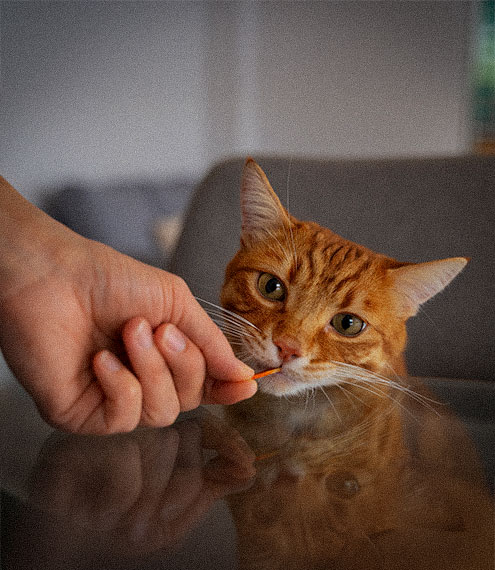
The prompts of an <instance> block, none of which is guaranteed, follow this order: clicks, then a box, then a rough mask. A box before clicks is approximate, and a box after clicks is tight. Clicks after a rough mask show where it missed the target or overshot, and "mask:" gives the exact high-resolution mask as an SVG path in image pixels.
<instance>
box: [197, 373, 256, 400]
mask: <svg viewBox="0 0 495 570" xmlns="http://www.w3.org/2000/svg"><path fill="white" fill-rule="evenodd" d="M257 389H258V385H257V384H256V381H255V380H245V381H244V382H224V381H222V380H217V379H215V378H207V380H206V382H205V389H204V393H203V402H202V403H203V404H224V405H229V404H236V403H237V402H240V401H241V400H246V399H247V398H251V397H252V396H254V394H255V393H256V390H257Z"/></svg>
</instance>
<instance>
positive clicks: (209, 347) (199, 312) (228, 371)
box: [167, 276, 254, 382]
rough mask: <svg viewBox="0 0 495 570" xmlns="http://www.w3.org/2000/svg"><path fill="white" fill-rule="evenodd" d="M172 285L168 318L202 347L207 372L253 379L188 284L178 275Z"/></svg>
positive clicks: (226, 377)
mask: <svg viewBox="0 0 495 570" xmlns="http://www.w3.org/2000/svg"><path fill="white" fill-rule="evenodd" d="M174 277H175V276H174ZM171 285H172V299H173V311H172V312H171V318H170V319H167V320H168V322H172V323H173V324H175V325H176V326H177V328H178V329H180V330H181V331H182V332H183V333H184V334H185V335H186V336H187V338H189V339H190V340H191V342H192V343H194V344H195V345H196V346H197V347H198V348H199V349H200V350H201V352H202V353H203V355H204V357H205V360H206V367H207V370H208V373H209V374H210V375H211V376H212V377H214V378H218V379H220V380H226V381H230V382H238V381H242V380H246V379H248V378H250V377H251V376H252V375H253V374H254V371H253V370H252V369H251V368H250V367H249V366H247V365H246V364H244V363H243V362H241V361H240V360H238V359H237V358H236V357H235V356H234V353H233V351H232V348H231V346H230V344H229V343H228V341H227V339H226V338H225V336H224V334H223V333H222V332H221V330H220V329H219V328H218V327H217V325H216V324H215V323H214V322H213V321H212V320H211V319H210V317H209V316H208V315H207V314H206V312H205V310H204V309H203V308H202V307H201V305H200V304H199V303H198V302H197V301H196V299H195V298H194V297H193V295H192V293H191V291H190V290H189V288H188V286H187V285H186V283H185V282H184V281H183V280H182V279H180V278H178V277H175V278H174V279H173V281H172V284H171Z"/></svg>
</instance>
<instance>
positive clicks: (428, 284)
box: [388, 257, 469, 317]
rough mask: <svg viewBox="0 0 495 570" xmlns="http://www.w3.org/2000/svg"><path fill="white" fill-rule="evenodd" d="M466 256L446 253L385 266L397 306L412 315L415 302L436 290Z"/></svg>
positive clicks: (407, 314)
mask: <svg viewBox="0 0 495 570" xmlns="http://www.w3.org/2000/svg"><path fill="white" fill-rule="evenodd" d="M468 261H469V259H468V258H466V257H450V258H448V259H440V260H438V261H428V262H426V263H410V264H404V265H401V266H400V267H395V268H393V269H389V270H388V274H389V276H390V277H391V279H392V280H393V289H394V291H395V292H396V294H397V300H398V304H399V310H400V311H401V312H402V314H403V316H405V317H412V316H413V315H415V314H416V313H417V311H418V309H419V306H420V305H422V304H423V303H425V302H426V301H428V299H431V298H432V297H433V296H434V295H436V294H437V293H440V291H442V289H444V288H445V287H446V286H447V285H448V284H449V283H450V282H451V281H452V279H454V277H455V276H456V275H457V274H458V273H460V272H461V271H462V270H463V269H464V267H465V266H466V264H467V262H468Z"/></svg>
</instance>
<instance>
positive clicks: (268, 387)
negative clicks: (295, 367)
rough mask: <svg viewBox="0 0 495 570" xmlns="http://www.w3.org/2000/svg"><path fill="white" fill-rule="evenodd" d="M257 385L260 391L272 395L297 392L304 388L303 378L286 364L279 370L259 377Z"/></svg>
mask: <svg viewBox="0 0 495 570" xmlns="http://www.w3.org/2000/svg"><path fill="white" fill-rule="evenodd" d="M258 387H259V390H260V392H264V393H265V394H272V395H274V396H282V395H289V394H297V393H300V392H303V391H304V390H305V389H306V386H305V382H304V380H303V379H302V378H301V377H300V376H299V375H298V374H296V373H294V372H293V371H291V370H289V369H288V368H287V367H286V366H282V369H281V371H280V372H276V373H275V374H270V375H269V376H265V377H263V378H260V379H259V381H258Z"/></svg>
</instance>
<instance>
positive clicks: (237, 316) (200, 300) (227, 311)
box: [195, 296, 261, 332]
mask: <svg viewBox="0 0 495 570" xmlns="http://www.w3.org/2000/svg"><path fill="white" fill-rule="evenodd" d="M195 299H196V300H197V301H199V302H200V303H205V304H206V305H209V306H210V307H214V308H215V309H218V310H219V311H220V312H221V313H222V314H225V313H226V314H227V315H230V316H231V317H233V318H234V319H235V320H237V321H239V322H241V323H244V324H246V325H248V326H250V327H253V328H254V329H256V330H257V331H259V332H261V330H260V329H259V328H258V327H257V326H256V325H254V324H253V323H252V322H250V321H248V320H247V319H245V318H244V317H241V315H238V314H237V313H234V312H233V311H229V309H225V308H224V307H222V306H221V305H217V304H216V303H212V302H211V301H207V300H206V299H202V298H201V297H196V296H195Z"/></svg>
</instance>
